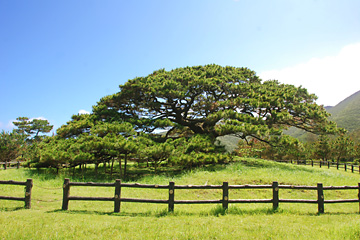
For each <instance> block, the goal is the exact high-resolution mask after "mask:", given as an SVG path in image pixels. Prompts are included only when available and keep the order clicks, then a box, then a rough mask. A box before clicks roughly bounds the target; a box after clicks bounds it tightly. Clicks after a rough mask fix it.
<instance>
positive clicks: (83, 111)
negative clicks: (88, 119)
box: [79, 109, 90, 114]
mask: <svg viewBox="0 0 360 240" xmlns="http://www.w3.org/2000/svg"><path fill="white" fill-rule="evenodd" d="M79 114H90V112H88V111H86V110H83V109H81V110H80V111H79Z"/></svg>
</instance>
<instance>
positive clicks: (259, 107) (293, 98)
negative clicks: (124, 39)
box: [93, 65, 336, 143]
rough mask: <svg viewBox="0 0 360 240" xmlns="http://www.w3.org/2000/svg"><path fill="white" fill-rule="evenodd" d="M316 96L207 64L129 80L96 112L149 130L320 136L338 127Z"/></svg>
mask: <svg viewBox="0 0 360 240" xmlns="http://www.w3.org/2000/svg"><path fill="white" fill-rule="evenodd" d="M315 100H316V96H315V95H314V94H309V93H308V91H307V90H306V89H305V88H302V87H295V86H293V85H288V84H281V83H279V82H278V81H276V80H271V81H262V80H261V79H260V78H259V77H258V76H256V74H255V72H254V71H251V70H250V69H248V68H235V67H229V66H227V67H222V66H218V65H206V66H195V67H185V68H178V69H174V70H171V71H165V70H164V69H161V70H158V71H155V72H153V73H152V74H150V75H148V76H146V77H137V78H134V79H132V80H129V81H128V82H126V83H125V84H123V85H120V91H119V92H117V93H115V94H113V95H109V96H106V97H104V98H102V99H101V100H100V101H99V102H98V104H97V105H96V106H94V108H93V111H94V114H95V115H97V117H98V118H99V120H101V121H119V120H121V121H129V122H131V123H132V124H134V125H135V126H136V128H137V129H138V130H139V131H144V132H147V133H152V132H154V131H155V130H156V129H166V130H168V131H167V136H171V134H174V133H175V132H176V134H179V132H190V133H192V134H205V135H209V136H211V137H213V138H215V137H217V136H222V135H227V134H235V135H237V136H239V137H241V138H243V139H247V138H248V137H252V138H256V139H258V140H261V141H264V142H268V143H270V141H271V140H270V139H271V137H273V136H280V135H281V134H282V130H283V129H286V128H288V127H290V126H293V127H297V128H301V129H304V130H306V131H309V132H312V133H317V134H318V133H327V132H332V131H335V129H336V125H335V123H333V122H330V121H328V119H327V117H328V116H329V114H328V113H327V112H326V110H325V109H324V108H323V106H319V105H317V104H316V103H315Z"/></svg>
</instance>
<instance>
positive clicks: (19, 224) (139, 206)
mask: <svg viewBox="0 0 360 240" xmlns="http://www.w3.org/2000/svg"><path fill="white" fill-rule="evenodd" d="M50 172H51V171H50V170H44V171H42V172H40V173H39V172H37V171H36V170H29V169H20V170H16V169H9V170H6V171H0V180H16V181H25V180H26V179H27V178H32V179H33V181H34V187H33V194H32V208H31V209H24V208H23V206H24V203H23V202H16V201H7V200H0V224H1V228H0V238H1V239H295V238H296V239H360V214H359V204H358V203H344V204H325V214H320V215H319V214H317V205H316V204H292V203H291V204H290V203H280V205H279V209H278V210H277V211H273V210H272V205H271V204H230V205H229V209H228V210H227V211H225V212H224V211H223V210H222V208H221V205H220V204H206V205H205V204H202V205H175V211H174V213H168V212H167V205H164V204H145V203H122V204H121V212H120V213H113V203H112V202H90V201H70V203H69V210H68V211H61V210H60V209H61V204H62V184H63V181H64V178H66V177H67V178H70V180H71V181H97V182H114V179H111V178H110V177H107V176H104V175H100V176H98V177H95V176H94V175H93V174H92V172H91V171H90V170H88V171H87V172H86V174H85V176H81V175H80V174H77V175H75V176H72V174H70V173H69V172H67V171H63V172H60V174H59V175H54V174H51V173H50ZM169 181H174V182H175V184H181V185H182V184H192V185H203V184H222V182H224V181H227V182H229V184H271V183H272V182H273V181H278V182H279V184H291V185H308V186H316V184H317V183H319V182H321V183H323V185H324V186H343V185H348V186H357V184H358V183H359V182H360V174H355V173H349V172H344V171H341V170H336V169H320V168H312V167H310V166H297V165H289V164H282V163H275V162H268V161H264V160H255V159H242V160H241V161H239V162H236V163H232V164H229V165H224V166H212V167H211V166H210V167H207V168H202V169H197V170H193V171H188V172H184V173H181V174H177V175H175V176H172V175H170V174H165V173H164V174H162V175H158V176H145V177H142V178H138V179H136V182H139V183H146V184H168V183H169ZM131 182H133V181H131ZM113 194H114V188H103V187H72V188H71V195H76V196H102V197H107V196H109V197H112V196H113ZM279 194H280V198H294V199H295V198H296V199H316V191H307V190H291V189H289V190H287V189H280V192H279ZM0 195H5V196H19V197H23V196H24V190H23V186H10V185H0ZM221 196H222V195H221V190H176V199H187V200H190V199H194V200H198V199H220V198H221ZM122 197H138V198H155V199H167V197H168V193H167V190H161V189H156V190H153V189H129V188H126V189H123V190H122ZM229 198H230V199H231V198H232V199H235V198H244V199H249V198H254V199H260V198H272V192H271V190H267V189H263V190H230V192H229ZM353 198H357V190H342V191H325V199H353Z"/></svg>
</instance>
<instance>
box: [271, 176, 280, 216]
mask: <svg viewBox="0 0 360 240" xmlns="http://www.w3.org/2000/svg"><path fill="white" fill-rule="evenodd" d="M272 189H273V210H276V209H278V207H279V183H278V182H273V183H272Z"/></svg>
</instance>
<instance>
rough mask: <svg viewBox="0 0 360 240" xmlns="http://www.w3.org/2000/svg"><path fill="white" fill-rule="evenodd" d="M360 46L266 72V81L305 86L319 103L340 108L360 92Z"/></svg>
mask: <svg viewBox="0 0 360 240" xmlns="http://www.w3.org/2000/svg"><path fill="white" fill-rule="evenodd" d="M359 66H360V43H356V44H351V45H348V46H345V47H344V48H342V49H341V51H340V52H339V54H338V55H336V56H328V57H324V58H313V59H310V60H309V61H308V62H305V63H301V64H298V65H295V66H292V67H288V68H284V69H280V70H271V71H265V72H262V73H260V74H259V76H260V77H261V78H262V79H263V80H268V79H277V80H279V81H280V82H282V83H287V84H293V85H295V86H300V85H301V86H303V87H305V88H306V89H308V90H309V92H310V93H315V94H316V95H317V96H318V97H319V98H318V100H317V103H318V104H323V105H325V106H327V105H332V106H334V105H336V104H338V103H339V102H340V101H342V100H343V99H345V98H346V97H348V96H350V95H351V94H353V93H355V92H357V91H359V90H360V67H359Z"/></svg>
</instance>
